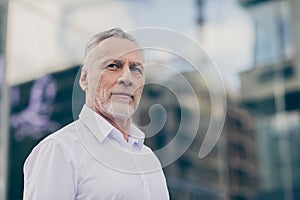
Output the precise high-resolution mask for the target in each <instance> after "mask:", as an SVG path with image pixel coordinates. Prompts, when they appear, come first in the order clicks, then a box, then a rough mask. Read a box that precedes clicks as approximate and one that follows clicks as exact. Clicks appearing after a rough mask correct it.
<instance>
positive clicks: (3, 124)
mask: <svg viewBox="0 0 300 200" xmlns="http://www.w3.org/2000/svg"><path fill="white" fill-rule="evenodd" d="M7 10H8V1H0V27H1V28H0V113H1V116H0V130H1V131H0V199H5V198H6V196H5V195H6V194H5V190H6V178H7V176H6V172H7V165H6V160H7V137H8V125H7V118H8V92H7V83H6V76H5V74H6V65H5V63H6V60H5V58H6V42H5V41H6V26H7V24H6V23H7V22H6V19H7Z"/></svg>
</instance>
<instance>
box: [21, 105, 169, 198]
mask: <svg viewBox="0 0 300 200" xmlns="http://www.w3.org/2000/svg"><path fill="white" fill-rule="evenodd" d="M143 142H144V133H143V132H142V131H141V130H139V129H138V128H137V127H135V126H134V125H133V124H132V125H131V129H130V132H129V138H128V142H127V141H125V140H124V138H123V135H122V134H121V133H120V132H119V131H118V130H117V129H116V128H115V127H114V126H112V125H111V124H110V123H108V122H107V121H106V120H105V119H104V118H102V117H101V116H100V115H98V114H96V113H95V112H94V111H93V110H91V109H90V108H88V107H87V106H84V107H83V109H82V111H81V113H80V116H79V120H77V121H75V122H73V123H71V124H69V125H68V126H66V127H64V128H62V129H60V130H59V131H57V132H56V133H53V134H51V135H50V136H48V137H47V138H45V139H44V140H42V141H41V142H40V143H39V144H38V145H37V146H36V147H35V148H34V149H33V150H32V152H31V153H30V155H29V156H28V158H27V159H26V161H25V164H24V194H23V199H24V200H102V199H107V200H108V199H109V200H111V199H118V200H119V199H128V200H135V199H136V200H142V199H145V200H150V199H153V200H157V199H160V200H165V199H169V194H168V189H167V185H166V180H165V177H164V174H163V171H162V169H161V165H160V163H159V161H158V159H157V158H156V156H155V155H154V153H153V152H152V151H151V150H150V148H148V147H147V146H145V145H144V144H143Z"/></svg>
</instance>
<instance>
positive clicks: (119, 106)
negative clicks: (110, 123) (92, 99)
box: [102, 99, 135, 120]
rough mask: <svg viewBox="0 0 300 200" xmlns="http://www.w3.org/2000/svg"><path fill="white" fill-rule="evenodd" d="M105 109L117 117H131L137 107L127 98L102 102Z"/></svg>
mask: <svg viewBox="0 0 300 200" xmlns="http://www.w3.org/2000/svg"><path fill="white" fill-rule="evenodd" d="M102 107H103V109H104V110H105V111H106V112H107V113H108V114H109V115H111V116H113V117H114V118H116V119H123V120H125V119H129V118H131V117H132V115H133V113H134V111H135V109H134V108H133V107H132V106H131V105H130V104H129V101H128V100H126V99H118V100H111V101H110V102H105V103H104V104H102Z"/></svg>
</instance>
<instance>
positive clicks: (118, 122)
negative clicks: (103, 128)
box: [98, 112, 131, 141]
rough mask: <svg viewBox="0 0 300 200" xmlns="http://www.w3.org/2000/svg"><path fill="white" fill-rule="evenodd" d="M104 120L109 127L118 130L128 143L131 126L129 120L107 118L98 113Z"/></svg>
mask: <svg viewBox="0 0 300 200" xmlns="http://www.w3.org/2000/svg"><path fill="white" fill-rule="evenodd" d="M98 113H99V114H100V115H101V116H102V117H103V118H104V119H106V120H107V121H108V122H109V123H110V124H111V125H113V126H114V127H115V128H116V129H118V130H119V131H120V132H121V133H122V134H123V137H124V139H125V140H126V141H128V133H129V129H130V125H131V118H128V119H123V118H115V117H113V116H107V115H105V114H103V113H101V112H98Z"/></svg>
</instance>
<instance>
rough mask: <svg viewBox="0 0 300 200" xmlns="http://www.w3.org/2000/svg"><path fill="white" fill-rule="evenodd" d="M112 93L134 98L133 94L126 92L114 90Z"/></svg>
mask: <svg viewBox="0 0 300 200" xmlns="http://www.w3.org/2000/svg"><path fill="white" fill-rule="evenodd" d="M111 95H119V96H126V97H130V98H132V99H134V96H133V95H132V94H130V93H126V92H112V93H111Z"/></svg>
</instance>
